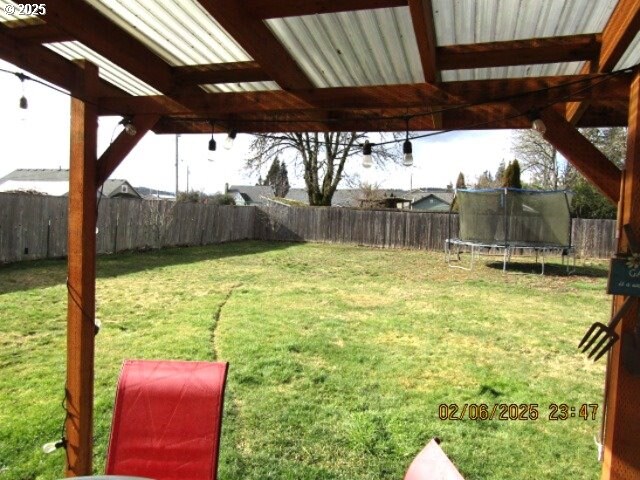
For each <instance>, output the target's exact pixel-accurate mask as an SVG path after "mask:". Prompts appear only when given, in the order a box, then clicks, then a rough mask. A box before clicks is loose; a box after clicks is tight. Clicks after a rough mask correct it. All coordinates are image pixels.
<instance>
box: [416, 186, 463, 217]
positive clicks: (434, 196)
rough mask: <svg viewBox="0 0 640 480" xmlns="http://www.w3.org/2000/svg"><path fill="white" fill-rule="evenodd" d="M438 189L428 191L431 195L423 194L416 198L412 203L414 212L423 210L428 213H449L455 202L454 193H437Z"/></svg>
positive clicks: (445, 191) (444, 191)
mask: <svg viewBox="0 0 640 480" xmlns="http://www.w3.org/2000/svg"><path fill="white" fill-rule="evenodd" d="M436 190H438V189H435V188H434V189H427V192H429V193H421V195H419V196H414V200H413V202H412V203H411V209H412V210H421V211H426V212H438V213H442V212H448V211H449V208H450V207H451V202H453V196H454V193H453V192H452V191H447V190H443V191H436Z"/></svg>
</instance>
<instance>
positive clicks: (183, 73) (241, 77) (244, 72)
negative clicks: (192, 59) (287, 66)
mask: <svg viewBox="0 0 640 480" xmlns="http://www.w3.org/2000/svg"><path fill="white" fill-rule="evenodd" d="M173 76H174V81H175V83H176V87H181V86H189V85H205V84H214V83H239V82H266V81H269V80H271V77H270V76H269V75H268V74H267V72H265V71H264V69H263V68H262V67H261V66H260V65H259V64H258V63H257V62H229V63H212V64H208V65H188V66H185V67H173Z"/></svg>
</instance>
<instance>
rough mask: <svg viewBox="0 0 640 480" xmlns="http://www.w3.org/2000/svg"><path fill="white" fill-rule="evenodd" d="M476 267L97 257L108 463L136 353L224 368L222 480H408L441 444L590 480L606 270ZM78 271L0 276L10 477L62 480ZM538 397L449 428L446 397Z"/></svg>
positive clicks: (494, 461)
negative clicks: (563, 412)
mask: <svg viewBox="0 0 640 480" xmlns="http://www.w3.org/2000/svg"><path fill="white" fill-rule="evenodd" d="M530 270H535V267H534V266H532V265H531V264H528V263H520V264H518V265H516V266H515V267H514V268H513V269H512V273H510V274H508V275H503V274H502V272H501V264H497V263H491V262H489V263H480V264H478V266H477V268H476V269H475V270H473V271H471V272H468V271H463V270H458V269H450V268H447V266H446V264H445V263H444V260H443V255H442V254H439V253H426V252H419V251H401V250H378V249H369V248H362V247H354V246H330V245H314V244H283V243H259V242H246V243H231V244H225V245H220V246H213V247H204V248H192V249H171V250H165V251H158V252H148V253H139V254H123V255H116V256H109V257H101V258H100V259H99V262H98V276H99V278H98V282H97V304H98V305H97V316H98V317H99V318H100V319H101V321H102V324H103V328H102V330H101V332H100V334H99V336H98V337H97V338H96V382H95V438H96V446H95V462H94V463H95V471H96V472H101V471H103V468H104V456H105V449H106V443H107V439H108V434H109V428H110V421H111V410H112V406H113V397H114V391H115V383H116V379H117V375H118V372H119V369H120V365H121V363H122V360H123V359H125V358H167V359H194V360H195V359H198V360H202V359H223V360H227V361H229V362H230V371H229V378H228V385H227V394H226V400H225V418H224V427H223V438H222V451H221V464H220V470H219V471H220V475H219V477H220V478H221V479H224V480H241V479H242V480H250V479H255V480H264V479H270V478H273V479H279V480H284V479H298V480H306V479H345V480H364V479H402V477H403V475H404V472H405V470H406V468H407V467H408V465H409V463H410V462H411V460H412V458H413V457H414V456H415V455H416V454H417V453H418V451H419V450H420V449H421V448H422V447H423V446H424V445H425V444H426V443H427V442H428V441H429V439H430V438H432V437H434V436H437V437H439V438H440V439H442V447H443V449H444V450H445V451H446V452H447V454H448V455H449V456H450V458H452V460H453V461H454V463H455V464H456V465H457V466H458V468H459V470H460V471H461V473H462V474H463V475H464V476H465V478H467V479H468V480H473V479H483V480H484V479H515V478H517V479H536V480H540V479H562V480H564V479H567V478H571V479H596V478H598V477H599V471H600V466H599V464H598V463H597V461H596V451H595V446H594V443H593V436H594V435H595V434H596V433H597V432H598V430H599V420H600V416H599V415H598V418H597V419H596V420H583V419H576V418H573V419H568V420H565V421H550V420H549V419H548V416H549V404H551V403H567V404H569V405H570V406H579V405H581V404H583V403H588V404H593V403H597V404H601V403H602V402H601V400H602V387H603V378H604V366H603V364H604V362H600V363H598V364H593V362H590V361H587V360H586V359H585V357H584V356H583V355H581V354H579V352H578V351H577V349H576V344H577V341H578V340H579V339H580V338H581V337H582V335H583V333H584V331H585V330H586V328H587V327H588V326H589V325H590V324H591V323H592V322H594V321H602V320H604V319H606V317H607V315H608V313H609V309H610V303H609V301H608V298H607V296H606V295H605V293H604V290H605V281H606V278H605V277H606V267H605V266H604V264H598V263H597V262H596V263H594V264H593V265H581V266H579V267H578V271H577V273H576V274H575V275H573V276H567V275H565V274H564V271H563V270H562V269H561V268H560V267H558V266H554V265H551V266H548V270H547V271H548V272H549V273H550V274H549V275H546V276H544V277H543V276H540V275H536V274H522V273H521V272H523V271H530ZM65 276H66V265H65V263H64V262H63V261H41V262H31V263H23V264H16V265H10V266H4V267H1V268H0V371H1V375H0V391H1V392H2V396H1V397H0V478H2V479H5V478H6V479H7V480H9V479H11V480H13V479H16V480H17V479H52V478H57V477H59V476H61V475H60V473H61V471H62V468H63V462H64V454H63V452H61V451H58V452H56V453H54V454H51V455H44V454H42V453H41V450H40V448H41V445H42V444H44V443H46V442H47V441H50V440H53V439H55V438H57V437H58V436H59V431H60V426H61V423H62V420H63V417H64V415H63V410H62V407H61V400H62V396H63V388H64V362H65V321H66V320H65V315H66V288H65ZM453 403H455V404H459V405H462V404H465V403H467V404H471V403H473V404H480V403H486V404H488V405H493V404H496V403H499V404H503V403H506V404H511V403H517V404H522V403H526V404H529V403H535V404H538V405H539V415H540V418H539V419H538V420H535V421H534V420H528V421H524V420H521V421H517V420H513V421H499V420H486V421H472V420H466V419H465V420H462V421H454V420H440V419H439V418H438V406H439V405H440V404H453Z"/></svg>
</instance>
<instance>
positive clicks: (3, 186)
mask: <svg viewBox="0 0 640 480" xmlns="http://www.w3.org/2000/svg"><path fill="white" fill-rule="evenodd" d="M123 186H125V187H126V190H127V191H126V192H123V189H122V187H123ZM30 190H31V191H36V192H39V193H44V194H45V195H54V196H62V195H66V194H67V193H68V192H69V170H66V169H47V168H33V169H32V168H19V169H17V170H14V171H13V172H11V173H9V174H8V175H5V176H4V177H2V178H0V191H2V192H13V191H30ZM100 192H101V193H102V196H104V197H113V196H116V195H120V194H124V195H125V196H130V197H137V198H141V195H140V194H139V193H138V192H137V191H136V189H135V188H134V187H133V186H132V185H131V184H130V183H129V182H127V181H126V180H122V179H117V178H109V179H107V180H106V181H105V182H104V184H103V185H102V187H101V189H100Z"/></svg>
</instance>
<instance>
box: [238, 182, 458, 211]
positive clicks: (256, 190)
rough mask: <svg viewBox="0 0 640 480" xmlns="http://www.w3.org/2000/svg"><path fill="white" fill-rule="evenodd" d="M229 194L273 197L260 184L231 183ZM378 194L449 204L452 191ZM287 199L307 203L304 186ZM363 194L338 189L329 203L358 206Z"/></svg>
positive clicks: (260, 199) (253, 199)
mask: <svg viewBox="0 0 640 480" xmlns="http://www.w3.org/2000/svg"><path fill="white" fill-rule="evenodd" d="M228 191H229V193H230V194H236V193H237V194H240V195H242V196H243V198H244V200H245V202H246V203H250V204H263V205H266V204H267V203H269V200H270V199H273V198H275V194H274V193H273V188H272V187H270V186H262V185H231V186H229V189H228ZM377 194H378V196H380V197H381V198H393V197H395V198H404V199H407V200H410V201H412V202H416V201H418V200H420V199H422V198H426V197H428V196H431V195H433V196H436V197H438V198H439V199H441V200H442V201H443V202H445V203H447V204H450V203H451V202H452V201H453V195H454V194H453V192H452V191H450V190H447V189H446V188H422V189H417V190H411V191H409V190H400V189H392V188H386V189H385V188H383V189H379V190H377ZM286 198H287V199H289V200H295V201H297V202H301V203H305V204H307V205H308V204H309V196H308V195H307V191H306V190H305V189H304V188H291V189H289V192H288V193H287V196H286ZM363 199H364V195H363V192H362V190H360V189H347V188H345V189H338V190H336V191H335V193H334V195H333V199H332V202H331V205H332V206H334V207H359V206H360V204H361V202H362V200H363Z"/></svg>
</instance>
